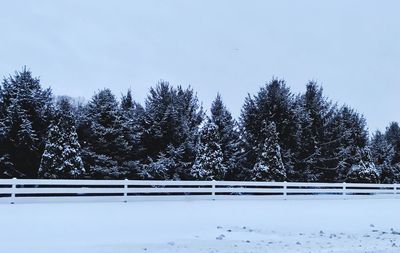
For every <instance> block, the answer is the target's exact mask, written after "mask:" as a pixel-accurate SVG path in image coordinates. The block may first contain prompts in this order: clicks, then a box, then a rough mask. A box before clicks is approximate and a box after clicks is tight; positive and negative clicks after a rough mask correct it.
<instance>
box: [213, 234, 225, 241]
mask: <svg viewBox="0 0 400 253" xmlns="http://www.w3.org/2000/svg"><path fill="white" fill-rule="evenodd" d="M224 238H225V235H224V234H220V235H219V236H217V237H216V238H215V239H217V240H223V239H224Z"/></svg>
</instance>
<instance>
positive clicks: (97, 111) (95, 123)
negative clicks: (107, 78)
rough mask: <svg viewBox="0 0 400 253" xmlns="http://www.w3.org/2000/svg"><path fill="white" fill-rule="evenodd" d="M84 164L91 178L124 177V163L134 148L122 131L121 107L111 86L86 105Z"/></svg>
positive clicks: (81, 132) (82, 127)
mask: <svg viewBox="0 0 400 253" xmlns="http://www.w3.org/2000/svg"><path fill="white" fill-rule="evenodd" d="M78 135H79V141H80V143H81V145H82V158H83V163H84V164H85V168H86V170H87V172H88V173H89V175H90V176H91V177H92V178H125V177H127V176H128V175H129V173H130V171H126V170H125V168H124V167H123V166H122V165H123V163H124V158H125V157H126V156H127V153H128V152H129V151H130V150H131V147H129V143H128V141H127V140H126V139H125V136H124V131H123V121H122V116H121V111H120V108H119V105H118V102H117V100H116V99H115V96H114V95H113V94H112V92H111V91H110V90H109V89H104V90H101V91H100V92H99V93H97V94H95V95H94V96H93V98H92V100H91V101H90V102H89V103H88V104H87V105H86V108H85V115H84V116H83V119H82V120H81V122H80V126H79V131H78Z"/></svg>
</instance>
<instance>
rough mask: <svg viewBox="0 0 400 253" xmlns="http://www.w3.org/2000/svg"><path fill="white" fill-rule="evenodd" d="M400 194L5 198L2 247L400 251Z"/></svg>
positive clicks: (68, 251) (97, 251)
mask: <svg viewBox="0 0 400 253" xmlns="http://www.w3.org/2000/svg"><path fill="white" fill-rule="evenodd" d="M399 232H400V199H392V200H382V199H375V200H289V201H284V200H265V201H253V200H248V201H247V200H240V201H154V202H150V201H149V202H133V203H68V204H16V205H7V204H3V205H0V252H4V253H28V252H29V253H54V252H57V253H64V252H65V253H77V252H79V253H80V252H82V253H103V252H116V253H125V252H126V253H127V252H129V253H135V252H182V253H184V252H185V253H192V252H193V253H196V252H214V253H216V252H221V253H222V252H227V253H228V252H229V253H231V252H232V253H233V252H271V253H279V252H349V253H357V252H374V253H376V252H384V253H390V252H400V233H399Z"/></svg>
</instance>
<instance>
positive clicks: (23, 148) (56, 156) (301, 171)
mask: <svg viewBox="0 0 400 253" xmlns="http://www.w3.org/2000/svg"><path fill="white" fill-rule="evenodd" d="M0 177H2V178H10V177H18V178H52V179H55V178H71V179H75V178H91V179H124V178H128V179H160V180H252V181H253V180H254V181H285V180H286V181H302V182H362V183H378V182H381V183H393V182H399V181H400V127H399V124H398V123H397V122H392V123H390V125H389V126H388V127H387V128H386V130H385V131H384V132H380V131H377V132H375V133H374V134H373V135H372V136H370V135H369V132H368V129H367V127H366V121H365V119H364V117H363V116H362V115H361V114H360V113H358V112H357V111H356V110H354V109H353V108H351V107H349V106H347V105H338V104H337V103H334V102H332V101H331V100H329V99H328V98H327V97H325V96H324V94H323V89H322V87H321V86H319V85H318V84H317V83H316V82H313V81H310V82H309V83H307V84H306V89H305V91H304V93H301V94H294V93H292V92H291V91H290V88H289V87H288V86H287V85H286V83H285V81H284V80H279V79H272V80H271V81H270V82H268V83H266V84H265V85H264V86H262V87H261V88H260V89H259V91H258V92H257V93H256V94H254V95H250V94H249V95H248V96H247V97H246V99H245V101H244V105H243V108H242V112H241V115H240V117H239V119H238V120H236V119H234V118H233V117H232V115H231V113H230V112H229V110H228V109H227V107H226V106H225V105H224V103H223V100H222V97H221V96H220V95H219V94H217V95H216V98H215V100H214V101H213V103H212V105H211V108H210V113H209V115H207V114H206V113H205V110H204V108H203V107H202V105H201V103H200V102H199V100H198V98H197V95H196V93H195V92H194V91H193V89H192V88H190V87H189V88H183V87H182V86H177V87H174V86H171V85H170V84H169V83H168V82H165V81H160V82H159V83H158V84H156V85H155V86H154V87H152V88H151V89H150V91H149V94H148V96H147V98H146V100H145V103H144V105H141V104H140V103H138V102H137V101H135V100H134V96H133V95H132V92H131V90H128V91H127V92H126V94H124V95H123V96H122V97H121V98H120V99H117V98H116V97H115V95H114V94H113V93H112V92H111V91H110V90H109V89H103V90H100V91H98V92H97V93H96V94H95V95H94V96H93V97H92V98H91V100H90V101H89V102H87V103H80V102H78V101H76V100H75V99H72V98H69V97H66V96H54V95H53V94H52V91H51V89H43V88H42V87H41V84H40V80H39V78H36V77H34V76H33V75H32V73H31V72H30V71H29V70H27V69H26V68H24V69H23V70H22V71H19V72H16V73H15V74H14V75H10V76H9V77H6V78H4V80H3V82H2V85H1V86H0Z"/></svg>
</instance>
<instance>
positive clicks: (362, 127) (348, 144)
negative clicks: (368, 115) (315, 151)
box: [324, 106, 368, 182]
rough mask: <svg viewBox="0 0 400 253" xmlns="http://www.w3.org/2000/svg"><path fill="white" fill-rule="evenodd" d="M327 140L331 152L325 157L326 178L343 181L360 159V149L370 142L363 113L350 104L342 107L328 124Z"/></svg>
mask: <svg viewBox="0 0 400 253" xmlns="http://www.w3.org/2000/svg"><path fill="white" fill-rule="evenodd" d="M326 134H327V135H326V136H327V140H328V141H327V142H326V143H324V147H325V148H326V149H327V150H328V152H330V153H329V154H330V156H329V157H326V158H325V161H324V162H325V166H326V167H325V172H324V178H325V179H326V181H328V182H343V181H344V180H345V179H346V177H347V174H348V172H349V170H350V168H351V167H352V166H353V165H357V164H358V163H359V161H360V156H359V153H360V152H359V150H363V149H364V148H365V147H366V146H367V144H368V131H367V128H366V122H365V119H364V117H363V116H362V115H360V114H359V113H357V112H356V111H354V110H353V109H351V108H350V107H348V106H343V107H342V108H340V109H339V110H338V111H337V112H336V113H335V115H334V117H333V118H332V119H331V120H330V122H329V123H328V125H327V133H326Z"/></svg>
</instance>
